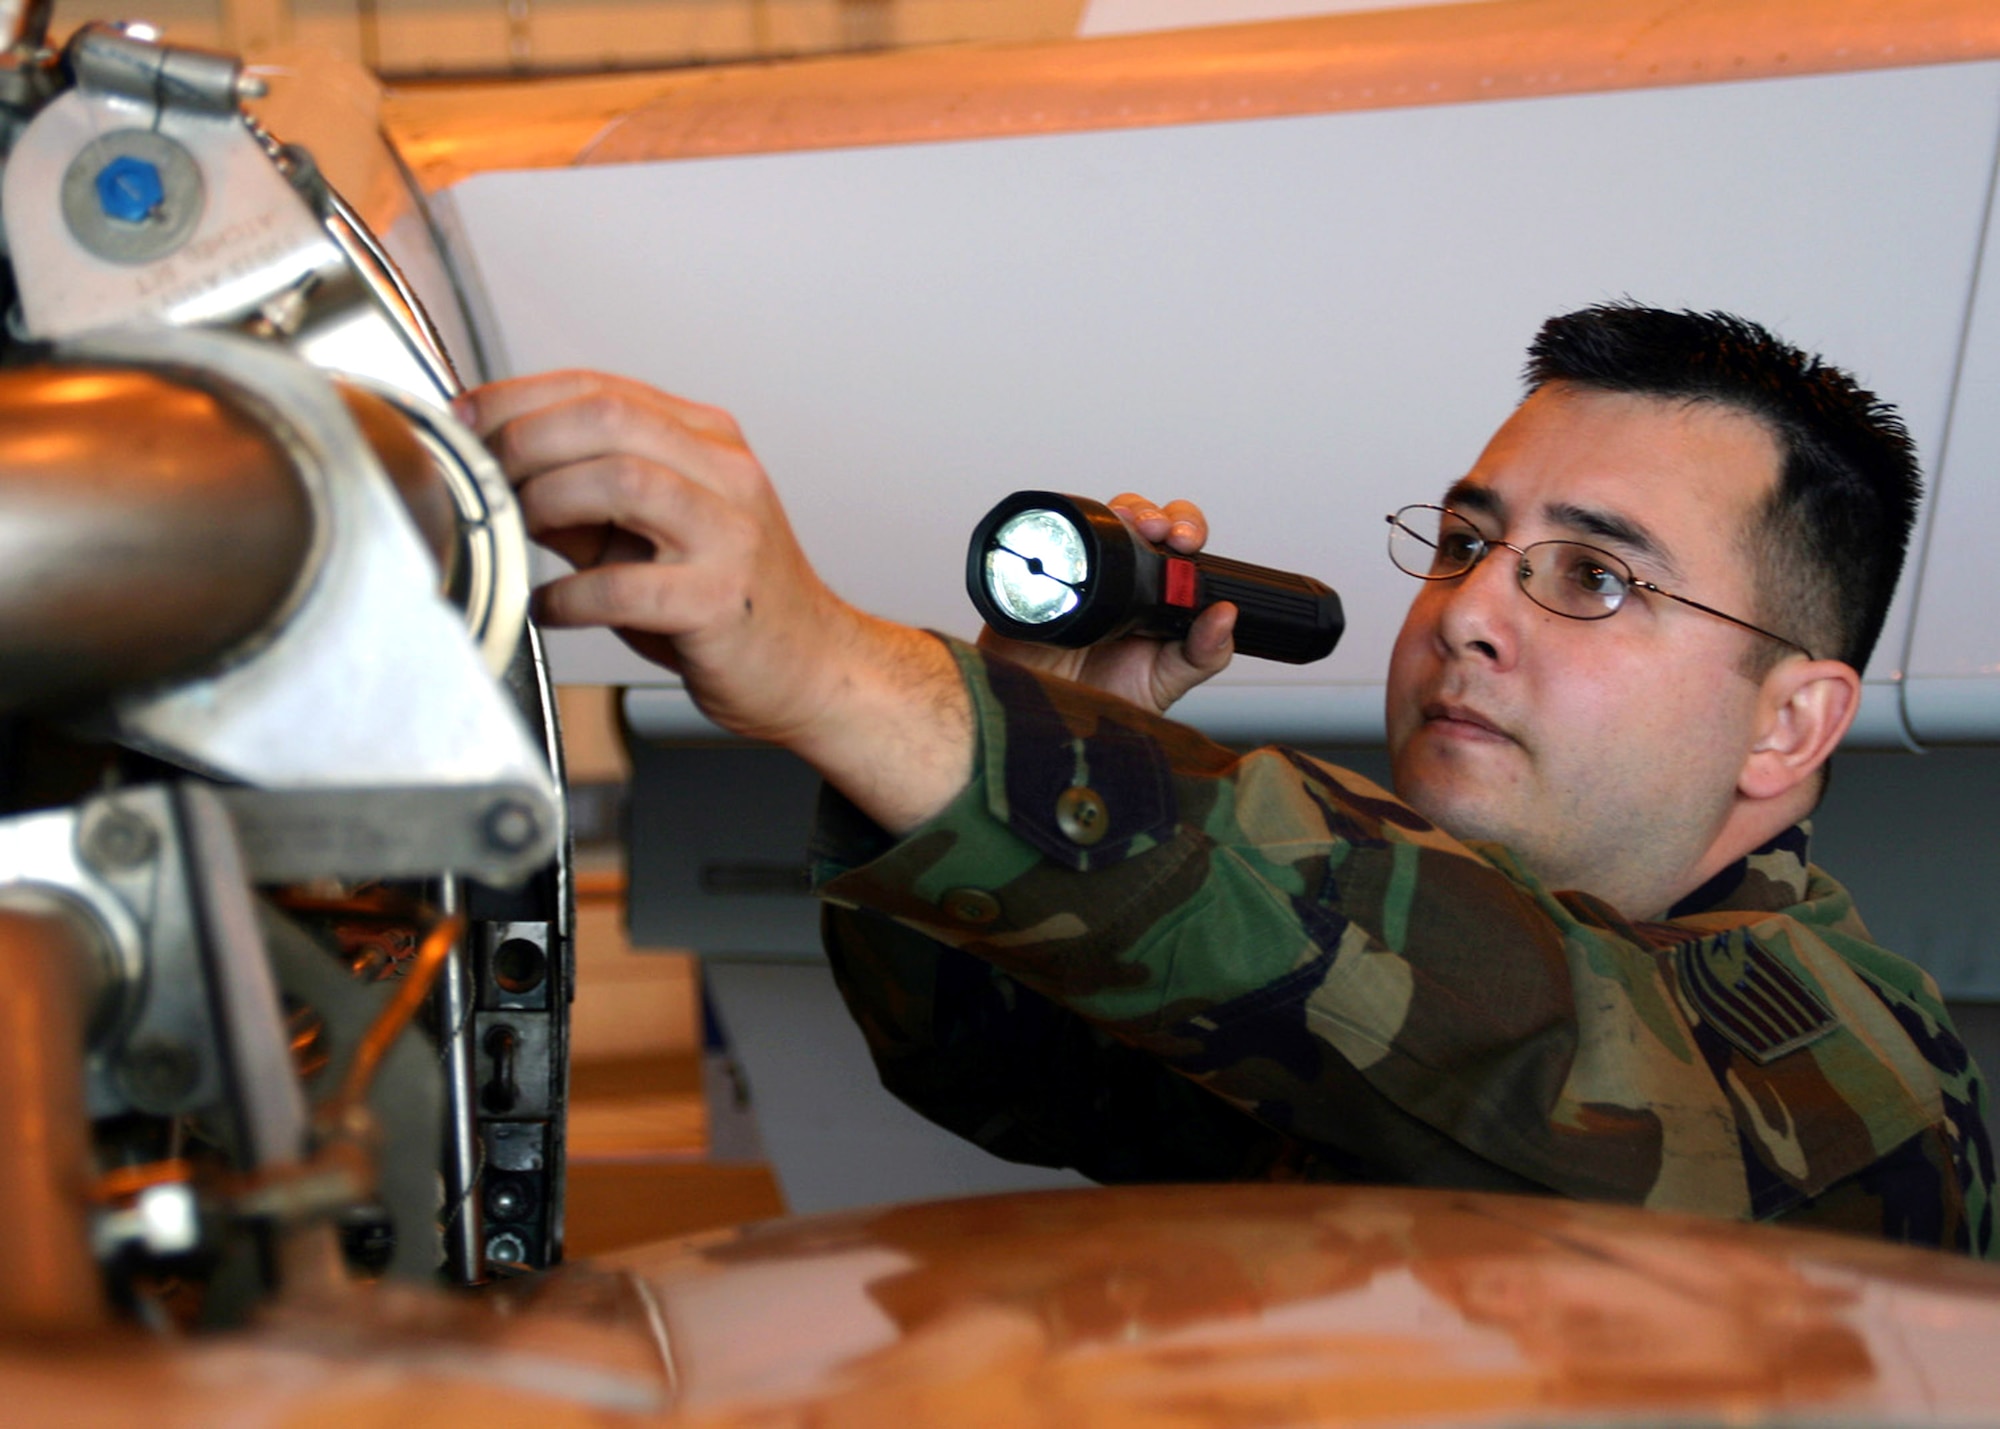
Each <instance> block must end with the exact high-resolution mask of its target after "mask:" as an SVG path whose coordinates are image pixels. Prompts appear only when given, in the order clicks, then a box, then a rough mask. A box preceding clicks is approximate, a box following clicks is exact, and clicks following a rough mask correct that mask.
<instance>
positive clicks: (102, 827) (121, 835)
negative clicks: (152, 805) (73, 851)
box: [83, 809, 160, 873]
mask: <svg viewBox="0 0 2000 1429" xmlns="http://www.w3.org/2000/svg"><path fill="white" fill-rule="evenodd" d="M159 851H160V836H159V833H158V832H157V831H156V830H155V829H154V828H153V825H152V823H151V822H150V821H149V820H147V819H146V818H144V817H142V816H141V815H139V814H135V813H133V812H132V811H131V810H130V809H111V810H108V811H106V813H105V814H104V816H103V817H102V818H100V819H98V820H97V821H96V822H95V823H93V824H92V825H91V826H90V832H89V833H88V834H87V835H86V836H85V838H84V843H83V856H84V858H85V859H86V860H87V861H88V862H89V863H90V864H91V866H92V867H94V868H96V869H97V870H99V871H100V872H102V873H125V872H129V871H130V870H132V869H135V868H142V867H144V866H145V865H146V864H148V863H151V862H152V861H153V857H154V855H155V854H157V853H158V852H159Z"/></svg>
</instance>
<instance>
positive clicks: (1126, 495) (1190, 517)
mask: <svg viewBox="0 0 2000 1429" xmlns="http://www.w3.org/2000/svg"><path fill="white" fill-rule="evenodd" d="M1106 504H1107V505H1108V506H1110V508H1111V509H1112V510H1113V511H1116V512H1117V513H1118V514H1119V515H1120V516H1122V517H1124V518H1125V520H1127V521H1129V522H1130V523H1131V524H1132V526H1133V528H1134V529H1135V530H1137V531H1138V533H1139V534H1140V535H1141V536H1144V537H1145V538H1146V539H1147V540H1148V541H1151V542H1153V543H1154V544H1155V545H1165V546H1171V547H1172V548H1173V549H1174V550H1176V551H1180V552H1182V553H1183V554H1185V555H1193V554H1194V553H1195V552H1196V551H1199V550H1200V549H1201V548H1202V547H1203V546H1204V545H1206V544H1207V543H1208V518H1207V517H1206V516H1204V515H1203V514H1202V510H1201V508H1200V507H1199V506H1197V505H1195V504H1194V503H1193V502H1192V501H1178V500H1177V501H1169V502H1168V503H1167V504H1166V505H1165V506H1159V505H1156V504H1155V503H1153V502H1152V501H1149V500H1148V499H1147V498H1145V497H1144V496H1141V495H1139V494H1138V493H1137V492H1135V491H1121V492H1119V493H1118V495H1116V496H1114V497H1112V498H1111V500H1110V501H1109V502H1107V503H1106Z"/></svg>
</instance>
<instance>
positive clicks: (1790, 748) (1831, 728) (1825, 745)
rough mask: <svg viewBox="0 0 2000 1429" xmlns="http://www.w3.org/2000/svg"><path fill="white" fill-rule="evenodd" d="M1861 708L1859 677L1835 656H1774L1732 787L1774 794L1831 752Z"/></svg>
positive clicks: (1806, 775)
mask: <svg viewBox="0 0 2000 1429" xmlns="http://www.w3.org/2000/svg"><path fill="white" fill-rule="evenodd" d="M1860 709H1861V676H1860V674H1859V673H1858V672H1857V671H1856V670H1855V668H1854V667H1853V666H1852V665H1849V664H1847V663H1846V662H1845V661H1841V660H1789V659H1788V660H1780V661H1779V662H1778V663H1777V664H1776V665H1774V666H1773V667H1772V668H1771V672H1770V673H1769V674H1768V675H1766V676H1765V677H1764V683H1763V686H1762V688H1761V689H1760V690H1759V691H1758V696H1757V730H1756V738H1755V739H1754V740H1753V741H1752V743H1751V746H1750V754H1749V757H1748V758H1746V759H1745V760H1744V761H1743V771H1742V773H1741V774H1740V775H1738V776H1737V781H1736V787H1737V792H1739V793H1740V794H1742V795H1743V797H1744V798H1746V799H1775V798H1777V797H1778V796H1780V795H1782V794H1784V793H1786V792H1788V791H1789V790H1791V789H1793V788H1796V787H1797V786H1798V785H1799V784H1800V783H1802V782H1804V781H1805V780H1807V779H1810V778H1811V777H1812V774H1813V772H1814V771H1815V770H1817V769H1818V768H1819V767H1820V766H1821V765H1823V764H1825V763H1826V761H1827V760H1828V759H1830V758H1832V757H1833V751H1834V750H1835V749H1836V748H1838V747H1839V745H1840V741H1841V738H1842V736H1844V735H1845V734H1846V733H1847V727H1848V726H1849V725H1851V724H1853V723H1854V716H1855V715H1856V714H1857V713H1858V712H1859V711H1860Z"/></svg>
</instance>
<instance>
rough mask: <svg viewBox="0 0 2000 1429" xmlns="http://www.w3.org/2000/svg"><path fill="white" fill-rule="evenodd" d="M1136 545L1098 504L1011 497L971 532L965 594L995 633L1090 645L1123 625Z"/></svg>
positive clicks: (1051, 495)
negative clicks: (970, 598)
mask: <svg viewBox="0 0 2000 1429" xmlns="http://www.w3.org/2000/svg"><path fill="white" fill-rule="evenodd" d="M1137 539H1138V538H1137V537H1135V536H1134V535H1133V534H1132V532H1131V530H1130V529H1129V528H1128V527H1127V526H1126V525H1125V523H1124V522H1123V521H1120V520H1119V519H1118V516H1117V513H1116V512H1114V511H1112V510H1111V508H1110V507H1108V506H1105V505H1103V504H1102V503H1101V502H1096V501H1090V500H1087V499H1085V498H1084V497H1080V496H1065V495H1062V494H1060V493H1058V492H1054V491H1017V492H1015V493H1014V494H1013V495H1012V496H1009V497H1008V498H1007V499H1006V500H1005V501H1002V502H1001V503H1000V504H999V505H998V506H996V507H994V508H993V509H992V510H991V511H989V512H987V513H986V516H985V518H984V519H983V520H981V521H980V523H979V524H978V525H977V526H976V527H974V528H973V532H972V542H971V544H970V545H969V546H968V547H967V549H966V553H965V589H966V594H968V595H969V596H971V597H972V603H973V605H975V606H976V607H978V610H979V614H980V616H981V618H982V619H984V620H985V621H986V623H987V624H988V625H990V626H992V627H993V628H994V629H995V630H997V631H999V632H1000V633H1001V634H1002V635H1007V636H1011V637H1013V638H1014V639H1016V640H1032V641H1035V642H1036V643H1038V644H1042V645H1061V646H1067V647H1070V648H1076V647H1078V646H1083V645H1091V644H1095V643H1096V642H1097V641H1099V640H1102V639H1105V638H1106V637H1107V636H1110V635H1112V634H1115V633H1116V632H1117V629H1118V627H1119V626H1120V625H1122V624H1128V623H1129V622H1130V619H1131V611H1132V603H1133V602H1132V597H1133V593H1134V584H1135V568H1136V566H1137V564H1138V555H1137V551H1136V550H1135V543H1136V542H1137Z"/></svg>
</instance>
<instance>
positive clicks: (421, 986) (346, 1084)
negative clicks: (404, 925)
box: [319, 913, 465, 1125]
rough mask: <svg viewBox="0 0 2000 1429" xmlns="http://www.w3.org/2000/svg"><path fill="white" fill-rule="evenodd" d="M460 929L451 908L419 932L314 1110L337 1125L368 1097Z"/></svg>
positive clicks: (462, 924) (460, 921)
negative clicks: (411, 958)
mask: <svg viewBox="0 0 2000 1429" xmlns="http://www.w3.org/2000/svg"><path fill="white" fill-rule="evenodd" d="M464 932H465V919H464V918H463V917H461V916H460V915H458V914H456V913H453V914H449V915H447V916H446V917H443V918H440V919H439V920H438V921H437V922H436V923H435V924H434V925H433V926H432V927H431V929H430V931H429V932H427V933H426V934H425V935H424V942H423V946H422V947H420V948H418V949H417V956H416V960H415V962H414V963H412V964H411V966H410V968H409V970H408V971H407V972H405V973H404V974H403V977H402V980H401V981H400V982H399V983H398V984H397V986H396V992H395V995H394V996H393V997H391V998H390V999H389V1002H388V1004H387V1005H386V1006H385V1007H383V1009H382V1010H381V1012H379V1013H378V1014H376V1017H375V1021H374V1022H373V1023H372V1024H371V1025H370V1026H369V1028H368V1031H367V1032H366V1034H364V1035H363V1037H362V1039H361V1045H360V1046H358V1047H356V1048H355V1049H354V1060H353V1061H351V1062H349V1063H348V1064H347V1074H346V1075H345V1076H344V1077H343V1078H342V1079H341V1083H340V1089H339V1090H338V1091H337V1092H336V1093H335V1094H334V1096H333V1098H332V1100H330V1101H329V1102H328V1103H327V1105H326V1106H324V1107H322V1108H321V1109H320V1113H319V1114H320V1116H321V1117H322V1118H323V1119H324V1120H326V1121H328V1122H331V1123H333V1124H336V1125H338V1124H339V1123H340V1122H342V1121H343V1120H345V1118H346V1117H347V1116H348V1115H349V1114H350V1113H351V1112H353V1111H354V1110H355V1109H357V1108H359V1107H360V1106H361V1105H362V1104H363V1103H364V1102H365V1101H366V1100H367V1098H368V1089H369V1087H371V1086H372V1085H374V1082H375V1073H376V1072H377V1071H379V1070H380V1069H381V1065H382V1058H383V1057H384V1056H386V1055H387V1054H388V1051H389V1049H390V1047H392V1046H394V1045H395V1042H396V1039H397V1038H398V1037H400V1036H402V1035H403V1029H404V1028H405V1027H407V1026H409V1024H410V1019H411V1018H413V1017H415V1016H416V1015H417V1012H418V1009H420V1008H421V1007H422V1006H423V1005H424V999H425V998H426V997H429V996H430V991H431V984H432V983H434V982H436V981H437V976H438V974H439V973H440V972H442V971H443V970H444V964H445V959H446V958H448V957H450V956H451V950H452V949H453V948H455V947H457V946H458V940H459V937H460V936H461V935H462V934H463V933H464Z"/></svg>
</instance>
